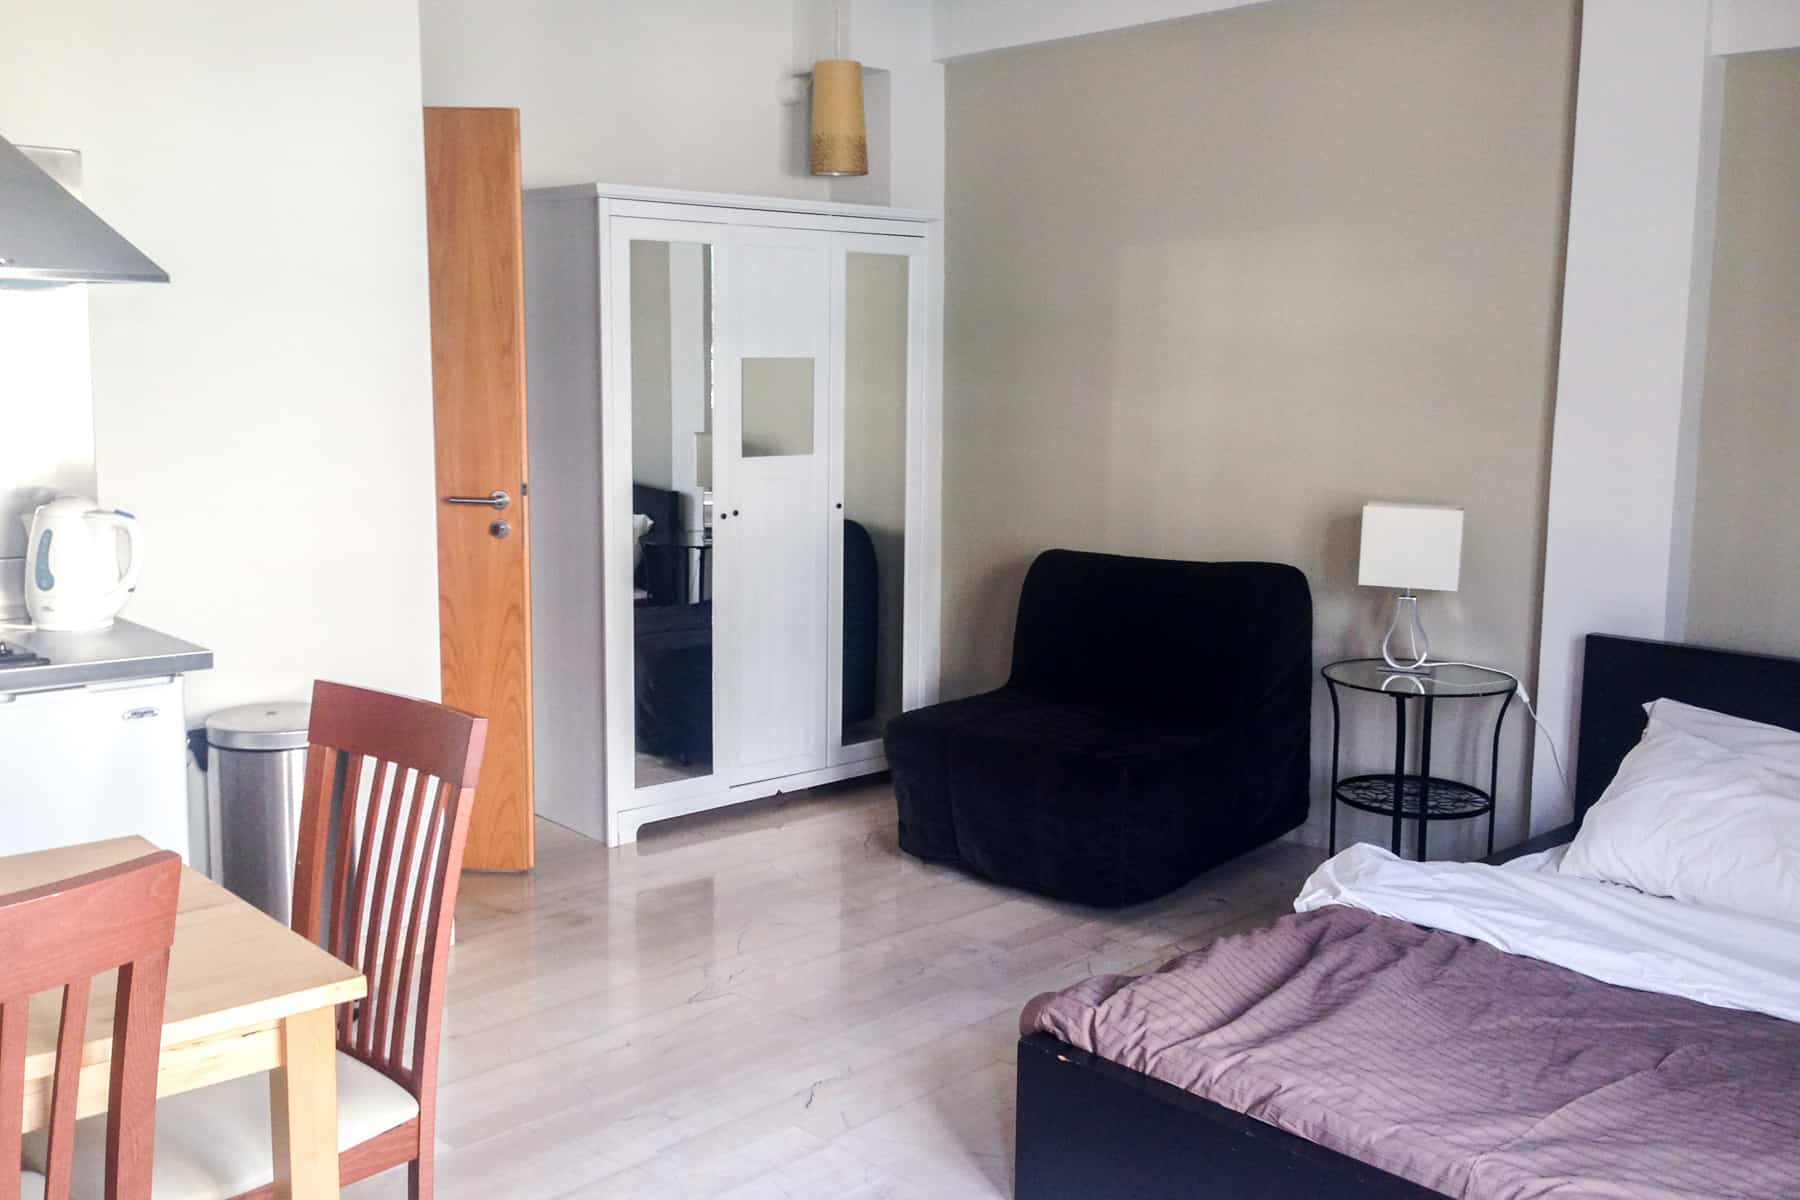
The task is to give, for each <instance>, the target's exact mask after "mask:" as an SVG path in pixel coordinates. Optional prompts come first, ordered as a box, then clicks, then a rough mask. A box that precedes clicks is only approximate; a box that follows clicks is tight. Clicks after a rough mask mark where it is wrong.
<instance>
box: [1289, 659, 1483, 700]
mask: <svg viewBox="0 0 1800 1200" xmlns="http://www.w3.org/2000/svg"><path fill="white" fill-rule="evenodd" d="M1320 673H1321V674H1322V675H1324V676H1325V678H1327V679H1329V680H1330V681H1331V682H1333V683H1337V684H1342V685H1343V686H1344V687H1349V688H1355V689H1357V690H1358V691H1363V692H1382V693H1385V694H1386V695H1390V696H1433V697H1455V696H1503V695H1505V694H1506V693H1508V692H1510V691H1512V690H1513V688H1514V687H1516V686H1517V683H1516V682H1515V681H1514V679H1513V677H1512V676H1510V675H1508V674H1506V673H1505V672H1503V671H1492V670H1489V669H1488V668H1486V667H1470V666H1463V665H1460V664H1452V663H1446V664H1444V665H1443V666H1438V667H1433V668H1431V673H1430V674H1428V675H1415V674H1412V673H1410V672H1407V671H1396V670H1395V669H1394V668H1392V667H1390V666H1388V665H1387V663H1385V662H1383V661H1382V660H1381V659H1379V658H1347V659H1344V660H1343V661H1342V662H1334V663H1332V664H1331V665H1330V666H1328V667H1326V668H1325V669H1324V670H1323V671H1322V672H1320Z"/></svg>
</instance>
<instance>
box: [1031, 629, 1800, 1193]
mask: <svg viewBox="0 0 1800 1200" xmlns="http://www.w3.org/2000/svg"><path fill="white" fill-rule="evenodd" d="M1581 696H1582V698H1581V732H1580V740H1579V747H1578V751H1577V755H1576V776H1575V820H1574V821H1573V822H1572V823H1570V824H1568V825H1565V826H1563V827H1562V828H1560V829H1555V830H1552V831H1550V832H1549V833H1546V834H1543V835H1540V836H1539V837H1536V838H1533V839H1532V840H1531V841H1529V842H1526V843H1524V844H1523V845H1519V846H1514V847H1513V848H1512V849H1510V850H1508V851H1505V852H1503V853H1500V854H1497V855H1495V856H1494V857H1492V858H1491V859H1488V860H1487V861H1489V862H1504V861H1506V860H1508V859H1511V858H1515V857H1518V856H1519V855H1522V854H1528V853H1532V852H1534V851H1537V850H1546V849H1549V848H1551V847H1553V846H1559V845H1562V844H1563V843H1564V842H1567V841H1568V840H1569V839H1570V838H1572V837H1573V836H1574V835H1575V830H1576V828H1577V827H1578V826H1579V825H1580V822H1581V817H1582V816H1583V814H1585V813H1586V812H1587V810H1588V809H1589V808H1591V807H1592V806H1593V804H1594V802H1595V801H1596V800H1598V799H1599V798H1600V794H1601V792H1603V791H1605V789H1606V785H1607V784H1608V783H1609V782H1610V781H1611V780H1612V777H1613V775H1614V773H1615V772H1617V770H1618V768H1619V763H1620V761H1621V760H1623V759H1624V757H1625V755H1626V754H1627V753H1628V752H1629V751H1630V750H1631V748H1632V747H1633V746H1634V745H1636V744H1637V742H1638V739H1639V738H1641V737H1642V736H1643V733H1644V723H1645V718H1644V711H1643V706H1644V705H1645V704H1647V703H1649V702H1650V701H1652V700H1656V699H1659V698H1662V697H1667V698H1669V699H1672V700H1680V701H1683V702H1685V703H1688V704H1693V705H1697V706H1699V707H1701V708H1710V709H1712V710H1714V711H1715V712H1727V713H1732V714H1734V715H1737V716H1741V717H1746V718H1749V719H1750V720H1754V721H1762V722H1764V723H1766V724H1770V725H1780V726H1782V727H1784V728H1787V729H1795V730H1800V659H1789V658H1772V657H1768V656H1764V655H1755V654H1739V653H1736V652H1733V651H1729V650H1714V649H1707V648H1704V647H1699V646H1684V645H1677V644H1674V643H1670V642H1653V641H1643V640H1639V639H1636V638H1621V637H1611V636H1608V635H1605V634H1591V635H1589V637H1588V639H1587V651H1586V655H1585V658H1584V661H1583V686H1582V693H1581ZM1018 1086H1019V1091H1018V1140H1017V1143H1016V1149H1017V1165H1016V1170H1015V1175H1014V1187H1013V1196H1014V1198H1015V1200H1199V1198H1212V1197H1220V1198H1224V1197H1246V1198H1249V1197H1254V1198H1256V1200H1302V1198H1306V1200H1312V1198H1314V1197H1329V1198H1331V1200H1338V1198H1343V1200H1390V1198H1395V1197H1425V1196H1436V1195H1438V1194H1439V1193H1437V1192H1434V1191H1432V1190H1430V1189H1428V1188H1424V1187H1420V1186H1419V1185H1418V1184H1415V1183H1412V1182H1409V1181H1407V1180H1404V1179H1401V1178H1399V1177H1398V1176H1395V1175H1391V1174H1389V1173H1387V1172H1386V1171H1382V1170H1379V1169H1377V1168H1375V1167H1372V1166H1369V1165H1368V1164H1367V1163H1363V1162H1360V1161H1358V1160H1357V1159H1354V1158H1351V1157H1349V1156H1348V1155H1344V1154H1340V1153H1338V1152H1337V1151H1335V1150H1328V1149H1326V1148H1325V1147H1323V1146H1319V1145H1317V1144H1315V1143H1313V1142H1309V1141H1307V1140H1306V1139H1305V1138H1302V1137H1298V1136H1296V1135H1294V1134H1291V1133H1288V1132H1286V1131H1285V1130H1280V1129H1276V1128H1275V1127H1274V1126H1272V1125H1265V1124H1264V1123H1262V1122H1261V1121H1258V1120H1256V1119H1254V1118H1252V1117H1247V1116H1244V1115H1243V1114H1242V1113H1238V1112H1233V1111H1232V1110H1231V1109H1228V1108H1225V1107H1223V1106H1221V1105H1218V1104H1215V1103H1213V1102H1212V1101H1210V1100H1203V1099H1201V1098H1200V1097H1198V1096H1194V1095H1192V1094H1190V1093H1188V1092H1184V1091H1182V1090H1181V1089H1180V1088H1177V1087H1174V1086H1172V1085H1170V1084H1167V1083H1164V1082H1163V1081H1161V1080H1159V1079H1152V1078H1150V1077H1149V1076H1147V1075H1143V1074H1140V1073H1138V1072H1136V1071H1133V1070H1130V1069H1129V1068H1126V1067H1121V1066H1119V1065H1118V1064H1117V1063H1113V1062H1108V1061H1107V1060H1105V1059H1102V1058H1097V1057H1095V1056H1094V1055H1092V1054H1088V1053H1087V1052H1085V1051H1082V1050H1077V1049H1075V1048H1074V1047H1072V1046H1069V1045H1066V1044H1065V1043H1063V1042H1061V1041H1059V1040H1058V1039H1056V1038H1054V1037H1051V1036H1050V1035H1049V1034H1043V1033H1036V1034H1031V1035H1029V1036H1026V1037H1023V1038H1021V1039H1020V1040H1019V1084H1018Z"/></svg>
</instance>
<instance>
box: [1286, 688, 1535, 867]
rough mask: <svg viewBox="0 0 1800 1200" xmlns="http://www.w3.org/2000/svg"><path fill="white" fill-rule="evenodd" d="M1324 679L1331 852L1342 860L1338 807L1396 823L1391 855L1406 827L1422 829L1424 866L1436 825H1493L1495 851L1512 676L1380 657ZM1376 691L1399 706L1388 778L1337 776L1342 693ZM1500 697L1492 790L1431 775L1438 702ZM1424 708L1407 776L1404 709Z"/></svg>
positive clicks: (1397, 850) (1491, 842) (1491, 840)
mask: <svg viewBox="0 0 1800 1200" xmlns="http://www.w3.org/2000/svg"><path fill="white" fill-rule="evenodd" d="M1320 674H1322V675H1324V676H1325V685H1326V688H1327V690H1329V691H1330V693H1331V852H1332V853H1333V854H1336V853H1337V812H1338V805H1339V804H1348V805H1349V806H1350V807H1351V808H1355V809H1360V810H1362V811H1363V812H1370V813H1377V814H1380V815H1383V816H1389V817H1392V818H1393V822H1394V829H1393V837H1392V840H1391V843H1390V846H1389V848H1390V849H1391V850H1393V852H1394V853H1395V854H1399V853H1400V844H1401V838H1400V835H1401V830H1402V828H1403V826H1404V823H1405V822H1406V821H1417V822H1418V823H1419V859H1420V860H1421V861H1423V860H1424V858H1425V839H1426V832H1427V830H1428V829H1429V828H1430V825H1431V822H1433V821H1465V820H1468V819H1470V818H1472V817H1479V816H1484V815H1485V816H1486V817H1487V819H1488V837H1487V840H1488V853H1489V854H1490V855H1491V854H1493V852H1494V797H1495V794H1496V792H1497V791H1498V789H1499V786H1500V730H1501V727H1502V726H1503V725H1505V723H1506V710H1507V709H1508V708H1510V707H1511V706H1512V698H1513V693H1514V692H1515V691H1516V690H1517V685H1516V683H1515V682H1514V681H1513V679H1512V677H1511V676H1510V675H1505V674H1503V673H1501V672H1499V671H1490V670H1488V669H1486V668H1485V667H1464V666H1450V665H1445V666H1440V667H1436V668H1433V670H1432V672H1431V673H1430V674H1429V675H1415V674H1412V673H1410V672H1403V671H1396V670H1394V669H1393V668H1392V667H1390V666H1388V665H1387V663H1385V662H1383V661H1382V660H1381V659H1379V658H1349V659H1345V660H1343V661H1342V662H1334V663H1332V664H1331V665H1329V666H1327V667H1326V668H1325V669H1324V670H1323V671H1321V672H1320ZM1339 688H1348V689H1350V690H1351V691H1355V692H1372V693H1375V694H1377V695H1382V696H1388V697H1391V698H1392V699H1393V701H1394V769H1393V770H1392V771H1391V772H1389V773H1387V774H1385V775H1351V776H1349V777H1348V778H1346V777H1343V776H1340V775H1339V774H1338V742H1339V735H1340V733H1341V730H1342V724H1343V722H1342V717H1341V715H1340V711H1339V708H1340V706H1339V703H1338V689H1339ZM1494 696H1498V697H1501V700H1500V711H1499V712H1498V714H1496V716H1495V717H1494V741H1493V762H1492V764H1491V767H1490V772H1489V775H1488V786H1487V790H1486V791H1483V790H1482V789H1481V788H1478V787H1476V786H1475V785H1474V784H1470V783H1461V782H1459V781H1457V780H1454V779H1441V778H1439V777H1437V776H1435V775H1433V774H1432V773H1431V725H1432V718H1433V716H1434V710H1435V709H1436V707H1437V703H1438V701H1440V700H1480V699H1483V698H1486V697H1494ZM1409 704H1418V705H1420V706H1421V707H1422V712H1421V714H1420V718H1419V752H1418V760H1419V769H1418V771H1417V772H1409V771H1408V770H1407V769H1406V727H1407V723H1408V722H1407V717H1408V715H1409V714H1408V712H1407V706H1408V705H1409Z"/></svg>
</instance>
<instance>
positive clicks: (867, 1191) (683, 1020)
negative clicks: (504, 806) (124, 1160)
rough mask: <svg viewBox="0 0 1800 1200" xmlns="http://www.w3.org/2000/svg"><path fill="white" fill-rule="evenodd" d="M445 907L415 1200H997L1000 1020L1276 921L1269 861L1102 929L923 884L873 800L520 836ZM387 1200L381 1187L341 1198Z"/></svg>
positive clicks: (1296, 853) (1008, 1089)
mask: <svg viewBox="0 0 1800 1200" xmlns="http://www.w3.org/2000/svg"><path fill="white" fill-rule="evenodd" d="M538 836H539V841H538V854H539V867H538V870H537V871H536V872H535V873H534V874H532V875H529V876H495V875H471V876H468V877H467V878H465V880H464V883H463V892H462V903H461V905H460V906H459V908H458V913H457V916H458V925H457V936H458V939H459V941H458V945H457V946H456V948H455V951H454V957H453V959H452V962H451V972H450V982H449V1008H448V1016H447V1025H446V1032H445V1039H444V1053H443V1085H442V1090H441V1092H440V1099H441V1104H440V1110H439V1111H440V1114H441V1115H440V1118H439V1124H438V1147H439V1149H438V1195H439V1196H441V1197H444V1198H445V1200H461V1198H464V1197H469V1198H474V1197H482V1198H489V1197H517V1198H521V1200H523V1198H527V1197H560V1196H601V1197H627V1198H631V1200H652V1198H661V1197H671V1198H674V1197H679V1198H681V1200H698V1198H702V1197H730V1198H731V1200H763V1198H773V1197H821V1198H829V1200H851V1198H873V1197H919V1198H930V1200H951V1198H960V1197H1007V1196H1010V1195H1011V1191H1012V1186H1011V1181H1012V1133H1013V1129H1012V1127H1013V1069H1014V1042H1015V1040H1016V1039H1017V1036H1018V1026H1017V1021H1018V1013H1019V1009H1020V1007H1021V1006H1022V1005H1023V1004H1024V1003H1025V1001H1026V1000H1028V999H1029V998H1030V997H1031V996H1033V995H1034V994H1036V993H1038V992H1041V991H1048V990H1051V989H1053V988H1057V987H1060V986H1062V985H1065V984H1068V983H1071V982H1073V981H1075V980H1077V979H1080V978H1083V977H1084V976H1087V975H1091V974H1095V973H1100V972H1108V971H1126V970H1131V969H1135V968H1140V967H1150V966H1154V965H1158V964H1160V963H1161V962H1162V961H1164V960H1166V959H1167V958H1169V957H1171V956H1173V955H1175V954H1177V953H1179V952H1181V951H1183V950H1188V949H1192V948H1194V947H1196V946H1199V945H1202V944H1204V943H1206V942H1208V941H1210V940H1211V939H1212V938H1214V937H1216V936H1218V935H1219V934H1221V933H1226V932H1230V931H1232V930H1236V929H1242V928H1247V927H1250V926H1253V925H1257V924H1261V923H1264V922H1266V921H1269V920H1272V919H1273V918H1274V917H1276V916H1277V915H1279V914H1280V913H1282V912H1284V911H1288V905H1289V902H1290V901H1291V900H1292V898H1293V895H1294V893H1295V891H1296V890H1297V888H1298V885H1299V883H1300V881H1301V880H1302V879H1303V878H1304V877H1305V875H1306V874H1307V873H1308V872H1309V871H1310V870H1311V869H1312V868H1313V866H1315V865H1316V864H1317V863H1318V861H1319V860H1320V858H1321V857H1322V855H1321V854H1320V853H1319V852H1317V851H1314V850H1310V849H1306V848H1304V847H1299V846H1289V845H1274V846H1268V847H1265V848H1264V849H1262V850H1259V851H1256V852H1255V853H1252V854H1250V855H1249V856H1247V857H1246V858H1244V859H1242V860H1240V861H1238V862H1237V863H1234V864H1232V865H1230V866H1227V867H1223V868H1221V869H1219V870H1217V871H1214V872H1212V873H1211V874H1209V875H1207V876H1206V877H1204V878H1203V879H1200V880H1199V881H1197V882H1196V883H1194V884H1193V885H1192V886H1190V887H1188V888H1186V889H1184V890H1182V891H1181V892H1179V893H1177V894H1176V895H1174V896H1171V897H1168V898H1166V899H1164V900H1162V901H1158V902H1156V903H1154V904H1150V905H1145V906H1143V907H1140V908H1136V909H1130V910H1127V911H1124V912H1118V913H1106V912H1097V911H1093V910H1087V909H1079V908H1075V907H1072V906H1069V905H1062V904H1056V903H1052V902H1050V901H1047V900H1042V899H1038V898H1036V897H1033V896H1027V895H1024V894H1022V893H1019V892H1014V891H1009V890H1006V889H1004V888H999V887H994V886H992V885H989V884H985V883H980V882H977V881H975V880H973V879H970V878H968V877H967V876H964V875H962V874H960V873H958V872H955V871H951V870H947V869H942V868H936V867H928V866H925V865H923V864H921V863H918V862H916V861H914V860H913V859H910V858H908V857H906V856H905V855H903V854H901V853H900V851H899V849H898V847H897V845H896V842H895V828H894V802H893V793H892V792H891V790H890V789H889V788H888V786H887V785H886V783H879V784H860V785H851V786H846V787H840V788H838V789H835V790H822V791H818V792H810V793H802V794H801V795H798V796H792V797H780V798H777V799H776V800H773V801H764V802H760V803H757V804H754V805H747V806H744V807H743V808H741V809H737V810H730V811H727V812H725V813H719V814H712V815H710V816H707V817H702V818H687V819H684V820H683V821H681V822H670V823H667V824H664V825H661V826H651V827H648V828H646V829H645V830H644V833H643V838H642V840H641V841H640V842H639V843H638V844H637V845H636V846H627V847H624V848H622V849H619V850H611V851H609V850H607V849H606V848H605V847H604V846H600V845H597V844H595V843H593V842H590V841H587V840H585V839H583V838H580V837H577V836H575V835H574V834H571V833H568V832H567V831H565V830H562V829H559V828H558V827H556V826H554V825H549V824H546V823H540V825H539V835H538ZM404 1194H405V1188H404V1173H403V1172H401V1173H391V1174H390V1175H388V1176H385V1177H383V1178H381V1179H378V1180H370V1181H368V1182H367V1183H364V1184H361V1185H359V1186H357V1187H355V1188H351V1189H347V1190H346V1193H345V1195H346V1197H347V1198H352V1200H377V1198H382V1200H385V1198H387V1197H392V1196H400V1195H404Z"/></svg>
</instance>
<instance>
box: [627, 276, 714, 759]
mask: <svg viewBox="0 0 1800 1200" xmlns="http://www.w3.org/2000/svg"><path fill="white" fill-rule="evenodd" d="M630 327H631V513H632V515H631V522H632V603H633V627H634V629H633V633H634V643H635V655H634V668H633V669H634V673H635V674H634V679H633V688H634V692H635V694H636V728H637V775H636V778H637V785H638V786H639V787H649V786H651V785H654V784H658V783H669V782H672V781H674V780H678V779H688V778H692V777H695V776H700V775H708V774H711V772H712V717H713V683H712V680H713V650H712V642H713V636H712V573H713V572H712V492H711V487H712V393H713V386H712V382H713V374H712V344H713V301H712V248H711V247H710V246H704V245H698V244H691V243H684V242H639V241H634V242H632V243H631V316H630Z"/></svg>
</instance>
